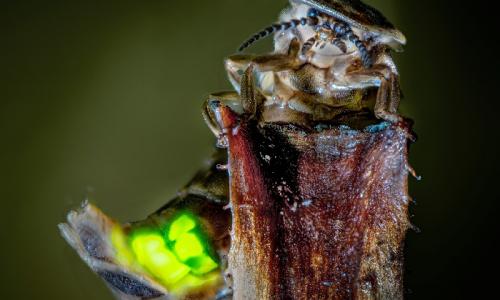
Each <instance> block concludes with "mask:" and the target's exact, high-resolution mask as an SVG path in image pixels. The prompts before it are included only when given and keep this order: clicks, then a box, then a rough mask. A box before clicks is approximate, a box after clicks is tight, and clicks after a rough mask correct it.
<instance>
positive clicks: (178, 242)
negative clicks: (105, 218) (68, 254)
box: [111, 212, 220, 293]
mask: <svg viewBox="0 0 500 300" xmlns="http://www.w3.org/2000/svg"><path fill="white" fill-rule="evenodd" d="M125 240H126V238H125V235H124V233H123V231H122V230H121V229H117V230H116V231H115V230H114V231H113V232H112V234H111V242H112V243H113V245H114V247H115V249H116V251H117V258H118V259H119V261H120V262H121V263H123V264H126V265H133V264H134V263H137V264H139V265H140V266H141V268H143V269H145V270H146V271H147V272H148V273H150V275H152V276H153V277H155V278H157V279H158V280H159V281H160V282H161V283H162V284H164V285H165V287H166V288H167V289H168V290H169V291H170V292H172V293H184V292H186V291H189V289H192V288H197V287H201V286H204V285H205V284H211V283H215V282H218V280H219V279H220V273H218V272H215V273H213V272H212V273H211V271H214V270H215V269H217V268H218V266H219V265H218V263H217V262H216V261H215V260H214V259H213V258H212V256H211V253H212V252H213V250H212V249H211V246H210V244H209V243H208V242H207V237H206V235H205V234H204V232H203V231H202V230H201V227H200V224H199V222H198V220H197V218H196V217H195V216H194V215H192V214H190V213H187V212H186V213H181V214H177V215H176V216H174V218H173V220H172V221H171V222H170V223H169V224H168V225H167V226H166V227H165V228H164V229H162V230H158V229H145V228H141V229H137V230H135V231H132V232H131V234H130V238H129V245H127V243H126V242H125Z"/></svg>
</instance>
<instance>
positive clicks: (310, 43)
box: [301, 37, 316, 55]
mask: <svg viewBox="0 0 500 300" xmlns="http://www.w3.org/2000/svg"><path fill="white" fill-rule="evenodd" d="M315 42H316V38H314V37H312V38H310V39H308V40H307V41H306V42H305V43H304V45H302V50H301V53H302V55H305V54H307V52H308V51H309V50H311V48H312V47H313V46H314V43H315Z"/></svg>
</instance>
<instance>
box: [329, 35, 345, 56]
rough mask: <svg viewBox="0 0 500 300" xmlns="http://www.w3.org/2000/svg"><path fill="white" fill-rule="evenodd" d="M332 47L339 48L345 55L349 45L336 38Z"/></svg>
mask: <svg viewBox="0 0 500 300" xmlns="http://www.w3.org/2000/svg"><path fill="white" fill-rule="evenodd" d="M332 45H334V46H335V47H337V48H339V49H340V51H342V52H343V53H344V54H345V53H346V52H347V45H346V44H345V43H344V41H343V40H342V39H340V38H335V39H333V40H332Z"/></svg>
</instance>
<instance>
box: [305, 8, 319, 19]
mask: <svg viewBox="0 0 500 300" xmlns="http://www.w3.org/2000/svg"><path fill="white" fill-rule="evenodd" d="M318 14H319V13H318V11H317V10H316V9H314V8H310V9H309V10H308V11H307V16H308V17H309V18H316V17H317V16H318Z"/></svg>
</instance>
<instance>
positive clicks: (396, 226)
mask: <svg viewBox="0 0 500 300" xmlns="http://www.w3.org/2000/svg"><path fill="white" fill-rule="evenodd" d="M215 110H216V111H217V115H218V116H219V117H218V122H219V125H220V126H221V128H224V129H225V130H224V132H225V134H226V138H227V141H228V153H229V173H230V198H231V206H232V232H231V249H230V253H229V270H228V271H229V273H230V275H231V276H232V288H233V293H234V299H238V300H239V299H245V300H247V299H259V300H261V299H402V298H403V242H404V237H405V233H406V231H407V229H408V227H409V224H410V223H409V220H408V204H409V201H410V200H409V199H410V198H409V196H408V187H407V181H408V173H409V172H408V169H409V168H408V162H407V153H408V152H407V149H408V137H409V135H410V133H409V132H410V130H409V126H408V125H407V124H392V125H390V124H387V123H381V124H379V125H375V126H371V127H365V128H364V129H359V130H354V129H350V128H348V127H346V126H328V127H325V128H316V129H309V130H304V129H300V128H297V127H294V126H291V125H276V124H257V123H256V122H254V121H252V120H251V119H249V118H245V117H241V116H239V115H237V114H235V113H234V112H233V111H231V109H230V108H228V107H226V106H223V105H219V106H218V107H217V108H215Z"/></svg>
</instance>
